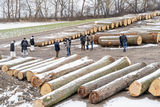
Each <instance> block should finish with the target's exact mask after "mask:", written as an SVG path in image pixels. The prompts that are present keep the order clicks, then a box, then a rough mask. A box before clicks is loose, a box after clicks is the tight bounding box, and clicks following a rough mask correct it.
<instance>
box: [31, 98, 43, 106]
mask: <svg viewBox="0 0 160 107" xmlns="http://www.w3.org/2000/svg"><path fill="white" fill-rule="evenodd" d="M33 107H45V106H44V104H43V101H42V100H35V101H34V102H33Z"/></svg>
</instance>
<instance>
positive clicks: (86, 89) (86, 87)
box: [77, 63, 146, 98]
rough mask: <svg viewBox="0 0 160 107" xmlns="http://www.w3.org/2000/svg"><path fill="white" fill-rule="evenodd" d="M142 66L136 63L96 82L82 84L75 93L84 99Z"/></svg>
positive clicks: (143, 64) (142, 65)
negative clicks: (93, 91)
mask: <svg viewBox="0 0 160 107" xmlns="http://www.w3.org/2000/svg"><path fill="white" fill-rule="evenodd" d="M144 66H146V64H145V63H137V64H134V65H131V66H128V67H125V68H123V69H121V70H118V71H116V72H113V73H110V74H108V75H105V76H103V77H101V78H98V79H96V80H93V81H91V82H88V83H86V84H83V85H82V86H80V87H79V88H78V90H77V93H78V95H79V96H80V97H81V98H85V97H87V96H88V95H89V94H90V93H91V91H92V90H95V89H97V88H99V87H101V86H103V85H105V84H108V83H109V82H111V81H113V80H115V79H117V78H120V77H122V76H124V75H126V74H128V73H130V72H133V71H135V70H138V69H140V68H142V67H144Z"/></svg>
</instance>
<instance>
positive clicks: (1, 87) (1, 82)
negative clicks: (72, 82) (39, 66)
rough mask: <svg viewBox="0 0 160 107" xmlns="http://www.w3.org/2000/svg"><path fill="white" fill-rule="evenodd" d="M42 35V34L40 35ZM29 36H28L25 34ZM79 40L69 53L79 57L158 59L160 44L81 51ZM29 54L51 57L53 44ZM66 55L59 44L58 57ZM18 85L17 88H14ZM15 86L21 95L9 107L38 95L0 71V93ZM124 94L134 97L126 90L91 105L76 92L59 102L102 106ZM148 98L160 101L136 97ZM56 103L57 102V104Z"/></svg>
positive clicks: (4, 52)
mask: <svg viewBox="0 0 160 107" xmlns="http://www.w3.org/2000/svg"><path fill="white" fill-rule="evenodd" d="M40 36H42V35H40ZM27 37H29V36H27ZM22 38H23V37H18V38H10V39H1V40H0V44H8V43H10V41H11V40H12V39H16V41H19V40H21V39H22ZM79 45H80V41H79V39H77V40H74V41H72V47H71V53H72V54H79V55H80V56H81V57H84V56H88V57H89V58H91V59H94V60H95V61H97V60H99V59H100V58H102V57H103V56H105V55H110V56H112V57H113V58H115V59H119V58H121V57H123V56H128V58H129V59H130V60H131V62H132V64H134V63H138V62H145V63H146V64H150V63H153V62H157V61H160V60H159V58H160V45H157V46H151V47H144V48H128V49H127V52H123V49H122V48H120V49H118V48H117V49H112V48H104V47H100V46H98V47H95V48H94V49H93V50H85V51H81V49H80V48H79ZM20 50H21V48H20V47H19V46H17V47H16V53H17V56H21V52H20ZM0 54H2V55H6V56H7V55H9V47H0ZM29 56H32V57H37V58H43V59H47V58H51V57H55V51H54V46H47V47H36V48H35V52H29ZM63 56H66V49H65V46H64V45H63V44H62V45H61V50H60V55H59V57H63ZM16 87H18V88H16ZM15 88H16V91H15V93H16V92H23V95H22V96H20V97H19V103H17V104H10V106H9V107H14V106H15V105H19V104H22V103H24V102H32V101H33V99H36V98H38V97H40V94H39V89H37V88H34V87H32V86H31V85H30V83H28V82H26V81H19V80H18V79H16V78H14V77H10V76H8V75H7V74H5V73H2V72H0V94H2V93H4V92H5V91H6V90H8V91H9V90H14V89H15ZM119 96H124V97H127V98H129V99H135V98H131V97H129V96H128V91H123V92H121V93H119V94H117V95H115V96H113V97H111V98H109V99H107V100H105V101H103V102H101V103H99V104H96V105H93V104H90V103H89V101H88V99H80V97H79V96H78V95H77V94H76V95H73V96H72V97H70V98H68V99H66V100H64V101H62V102H60V103H59V104H61V103H63V102H65V101H67V100H69V99H72V100H73V101H75V100H76V101H77V100H78V101H84V102H85V103H86V104H87V107H103V105H104V103H106V102H107V101H108V100H110V99H112V98H114V97H119ZM145 97H147V98H149V99H153V100H157V101H160V99H158V98H155V97H152V96H151V95H149V94H145V95H142V96H141V97H139V98H137V99H142V98H145ZM8 99H9V97H7V96H6V97H1V98H0V104H4V105H5V104H7V103H8ZM57 105H58V104H57Z"/></svg>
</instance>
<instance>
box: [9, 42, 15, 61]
mask: <svg viewBox="0 0 160 107" xmlns="http://www.w3.org/2000/svg"><path fill="white" fill-rule="evenodd" d="M14 43H15V40H13V41H12V42H11V44H10V56H11V57H12V58H15V57H16V52H15V46H14Z"/></svg>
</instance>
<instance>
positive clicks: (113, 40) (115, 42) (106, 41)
mask: <svg viewBox="0 0 160 107" xmlns="http://www.w3.org/2000/svg"><path fill="white" fill-rule="evenodd" d="M126 37H127V39H128V43H127V44H128V45H131V46H133V45H141V44H142V37H141V36H139V35H129V36H128V35H127V36H126ZM98 43H99V44H100V45H101V46H119V45H120V40H119V36H101V37H99V40H98Z"/></svg>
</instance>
